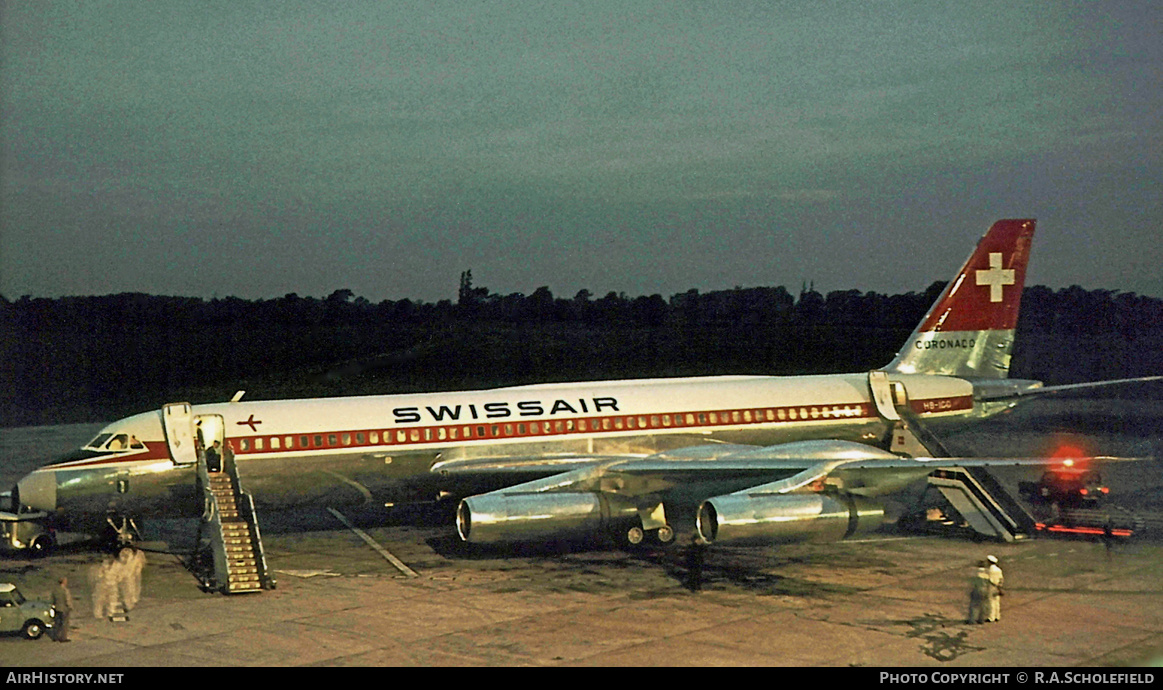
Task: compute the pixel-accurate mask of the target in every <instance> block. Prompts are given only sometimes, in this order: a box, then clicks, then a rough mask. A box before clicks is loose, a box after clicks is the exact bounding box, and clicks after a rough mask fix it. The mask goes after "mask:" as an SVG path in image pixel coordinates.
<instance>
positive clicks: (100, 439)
mask: <svg viewBox="0 0 1163 690" xmlns="http://www.w3.org/2000/svg"><path fill="white" fill-rule="evenodd" d="M87 447H88V448H97V449H100V450H112V451H122V450H141V449H143V448H145V444H144V443H142V442H141V441H140V440H138V438H137V436H135V435H133V434H98V435H97V437H96V438H94V439H93V440H92V441H89V445H88V446H87Z"/></svg>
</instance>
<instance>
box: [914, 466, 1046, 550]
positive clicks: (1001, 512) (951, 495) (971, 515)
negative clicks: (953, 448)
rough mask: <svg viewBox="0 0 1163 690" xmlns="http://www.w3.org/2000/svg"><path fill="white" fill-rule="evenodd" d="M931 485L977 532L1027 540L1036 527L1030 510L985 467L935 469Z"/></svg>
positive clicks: (1009, 538)
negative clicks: (1015, 498) (1016, 499)
mask: <svg viewBox="0 0 1163 690" xmlns="http://www.w3.org/2000/svg"><path fill="white" fill-rule="evenodd" d="M929 486H932V487H935V488H937V490H938V491H940V492H941V495H942V496H944V497H945V500H947V501H949V503H950V505H952V506H953V508H954V509H956V510H957V512H958V513H960V514H961V517H962V518H963V519H964V520H965V522H966V523H968V526H969V527H970V528H972V529H973V531H975V532H977V533H978V534H981V535H983V536H986V537H993V538H996V539H1000V540H1002V541H1007V542H1012V541H1019V540H1022V539H1028V538H1029V537H1031V536H1032V535H1033V534H1034V533H1035V531H1036V530H1037V527H1036V523H1035V521H1034V518H1033V517H1032V516H1031V515H1030V514H1029V512H1027V511H1026V509H1025V508H1023V507H1022V506H1021V505H1020V504H1019V503H1018V502H1017V501H1015V500H1014V498H1013V497H1012V496H1011V495H1010V493H1009V492H1008V491H1006V490H1005V487H1003V486H1002V485H1001V484H999V483H998V482H997V480H996V479H994V478H993V475H991V474H990V473H989V472H987V471H986V470H984V469H983V468H980V467H948V468H945V469H940V470H935V471H934V472H933V473H932V474H930V475H929Z"/></svg>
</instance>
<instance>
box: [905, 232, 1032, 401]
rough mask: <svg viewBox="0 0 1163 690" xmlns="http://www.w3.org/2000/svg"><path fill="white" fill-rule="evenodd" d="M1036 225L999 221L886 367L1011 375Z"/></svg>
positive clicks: (967, 374)
mask: <svg viewBox="0 0 1163 690" xmlns="http://www.w3.org/2000/svg"><path fill="white" fill-rule="evenodd" d="M1034 225H1035V221H1034V220H1033V219H1018V220H999V221H998V222H996V223H994V224H993V227H992V228H990V229H989V232H987V233H986V234H985V236H984V237H982V238H981V241H979V242H978V243H977V249H975V250H974V252H973V254H972V255H971V256H970V257H969V260H968V261H966V262H965V265H964V266H962V267H961V271H960V272H959V273H958V274H957V277H956V278H955V279H954V280H953V282H951V283H949V285H948V287H946V288H945V291H944V292H942V293H941V296H940V297H939V298H937V302H936V303H935V304H934V305H933V306H932V308H931V309H929V313H928V314H926V315H925V318H924V319H922V320H921V324H920V325H919V326H917V329H916V330H915V331H913V334H912V335H910V336H909V338H908V340H906V341H905V345H904V347H903V348H902V349H901V351H900V352H899V353H897V356H896V359H894V360H893V361H892V363H891V364H889V365H888V366H887V367H886V369H887V370H889V371H896V372H900V373H905V374H911V373H918V374H945V375H949V376H963V377H967V378H986V379H1003V378H1006V377H1007V376H1008V375H1009V369H1010V352H1011V351H1012V350H1013V343H1014V328H1015V327H1016V326H1017V322H1018V307H1019V305H1020V304H1021V300H1022V287H1023V285H1024V284H1025V280H1026V263H1027V262H1028V261H1029V258H1030V240H1031V239H1032V238H1033V236H1034Z"/></svg>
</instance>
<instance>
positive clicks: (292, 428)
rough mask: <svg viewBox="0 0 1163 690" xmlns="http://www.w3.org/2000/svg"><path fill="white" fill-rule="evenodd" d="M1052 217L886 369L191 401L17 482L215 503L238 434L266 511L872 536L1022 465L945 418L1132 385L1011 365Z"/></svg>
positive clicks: (529, 530) (550, 530)
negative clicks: (1036, 238) (926, 504)
mask: <svg viewBox="0 0 1163 690" xmlns="http://www.w3.org/2000/svg"><path fill="white" fill-rule="evenodd" d="M1034 227H1035V221H1034V220H1032V219H1011V220H1001V221H998V222H997V223H995V224H994V225H993V226H992V227H991V228H990V230H989V231H988V232H987V233H986V234H985V235H984V236H983V237H982V238H981V240H980V241H979V242H978V244H977V246H976V249H975V250H974V251H973V252H972V254H971V256H970V257H969V259H968V260H967V261H966V262H965V264H964V266H963V267H962V268H961V270H960V271H959V272H958V273H957V275H956V277H955V278H954V280H953V281H952V282H951V283H949V285H948V286H947V287H946V289H945V290H944V292H943V293H942V294H941V296H940V297H939V298H938V299H937V301H936V303H935V304H934V305H933V307H932V308H931V309H930V310H929V312H928V313H927V314H926V315H925V317H924V319H923V320H922V321H921V323H920V324H919V325H918V326H917V328H916V329H915V330H914V331H913V333H912V334H911V335H910V336H909V338H908V339H907V340H906V341H905V343H904V346H903V347H902V348H901V350H900V352H899V353H898V354H897V356H896V357H895V359H893V361H892V362H890V363H889V364H888V365H886V366H885V367H883V368H881V369H877V370H874V371H870V372H868V371H866V372H860V373H851V374H834V375H812V376H790V377H771V376H712V377H691V378H666V379H652V380H625V381H592V382H580V383H569V384H543V385H526V386H514V387H507V388H496V389H490V390H476V391H464V392H449V393H429V394H414V395H379V396H360V397H343V398H319V399H302V400H273V401H243V400H242V399H241V397H242V396H241V393H240V394H239V395H236V396H235V398H234V399H233V400H231V401H230V402H223V403H212V404H196V405H195V404H190V403H187V402H177V403H172V404H167V405H164V406H163V407H162V408H161V409H159V410H154V411H151V412H146V413H142V414H138V415H134V416H131V417H127V418H125V419H121V420H119V421H116V422H114V423H112V424H109V425H108V426H106V427H105V428H104V429H102V431H101V432H100V433H99V434H97V436H96V437H95V438H93V439H92V440H91V441H90V442H89V443H87V444H86V445H85V446H84V447H82V448H81V449H79V450H77V451H75V452H73V453H72V454H70V455H69V456H67V457H65V458H63V459H61V460H59V461H57V462H55V463H53V464H49V465H46V466H44V467H41V468H39V469H37V470H35V471H33V472H31V473H30V474H28V475H27V476H25V477H23V478H22V479H20V481H19V482H17V485H16V487H15V489H14V490H13V497H14V500H16V501H17V502H18V503H19V504H20V505H23V506H27V507H28V508H29V509H32V510H43V511H47V512H49V513H50V514H53V515H55V516H56V517H57V518H58V519H60V520H62V521H63V522H64V523H65V524H71V525H75V526H80V525H85V524H115V523H116V521H117V520H121V524H124V521H125V519H127V518H132V519H134V520H140V519H143V518H151V517H173V516H197V515H199V514H201V513H202V511H203V508H204V499H203V496H202V491H201V488H200V481H199V479H198V477H199V465H202V467H203V471H204V468H205V465H206V463H207V450H208V449H210V448H213V447H214V446H215V442H217V443H218V444H219V445H220V447H221V448H222V449H223V451H224V452H225V453H226V454H227V455H229V456H232V457H233V459H234V463H235V465H234V466H235V467H236V468H237V473H238V475H239V477H240V480H241V482H242V483H243V484H245V487H246V489H247V491H249V492H250V493H251V495H252V496H253V497H254V500H255V502H256V503H257V505H258V507H259V509H260V510H262V509H267V508H276V509H287V508H293V507H296V506H307V505H311V506H329V507H343V506H350V505H356V504H366V503H372V502H375V503H380V504H398V503H403V502H406V501H412V500H421V499H432V498H434V497H436V496H447V497H451V498H455V499H458V500H459V503H458V504H457V510H456V517H455V523H456V529H457V532H458V533H459V535H460V537H461V538H462V539H463V540H465V541H467V542H472V543H488V542H507V541H544V540H554V539H560V538H564V537H567V536H571V535H578V534H587V533H595V532H601V531H607V532H613V533H615V534H618V535H620V536H621V538H623V539H624V541H626V542H629V543H640V542H641V541H642V540H643V539H644V538H646V537H650V538H652V539H656V540H657V541H659V542H667V541H670V540H672V539H673V536H674V530H673V528H672V526H671V524H670V522H669V519H668V511H669V513H670V514H674V513H675V510H676V508H677V507H679V506H689V507H691V508H694V513H695V514H696V516H697V518H696V521H697V539H699V540H701V543H710V542H724V541H727V542H730V541H735V542H740V543H743V542H759V543H775V542H779V541H797V540H809V539H811V540H838V539H843V538H847V537H851V536H855V535H858V534H863V533H865V532H866V531H868V530H869V529H871V528H874V527H877V526H879V524H880V520H881V518H882V517H883V508H882V507H881V505H880V504H879V503H878V502H877V499H878V497H881V496H884V495H886V494H888V493H891V492H893V491H897V490H899V489H901V488H903V487H904V486H905V485H907V484H909V483H911V482H913V481H915V480H917V479H919V478H922V477H924V476H925V475H927V474H929V473H930V472H932V471H933V470H934V469H937V468H940V467H948V466H952V465H958V466H974V465H977V466H990V465H1000V464H1015V463H1016V462H1018V461H1017V460H1015V459H1005V458H992V459H991V458H950V457H943V456H945V455H946V453H944V452H939V451H938V450H935V449H934V448H940V444H939V442H936V443H934V442H930V441H929V440H926V436H925V435H924V434H922V433H920V432H921V430H923V429H924V428H925V425H926V424H927V423H928V422H930V421H934V420H942V419H956V418H971V419H980V418H985V417H989V416H991V415H994V414H997V413H1000V412H1002V411H1005V410H1007V409H1010V408H1011V407H1013V406H1014V405H1015V404H1016V403H1017V402H1018V401H1020V400H1022V399H1024V398H1028V397H1030V396H1032V395H1035V394H1039V393H1044V392H1050V391H1054V390H1062V389H1064V388H1077V387H1082V386H1088V385H1109V384H1112V383H1118V382H1113V381H1101V382H1094V383H1091V384H1075V385H1074V386H1060V387H1047V386H1043V385H1042V383H1041V382H1038V381H1031V380H1020V379H1011V378H1009V377H1008V373H1009V367H1010V354H1011V350H1012V348H1013V341H1014V329H1015V325H1016V323H1017V318H1018V308H1019V304H1020V300H1021V293H1022V288H1023V285H1024V281H1025V274H1026V266H1027V262H1028V259H1029V252H1030V243H1031V240H1032V237H1033V233H1034ZM1150 378H1151V379H1160V378H1163V377H1150ZM1137 380H1143V379H1137ZM942 450H943V449H942ZM210 455H212V456H213V457H217V455H216V453H210ZM1025 461H1026V462H1030V463H1033V462H1045V460H1041V459H1026V460H1025Z"/></svg>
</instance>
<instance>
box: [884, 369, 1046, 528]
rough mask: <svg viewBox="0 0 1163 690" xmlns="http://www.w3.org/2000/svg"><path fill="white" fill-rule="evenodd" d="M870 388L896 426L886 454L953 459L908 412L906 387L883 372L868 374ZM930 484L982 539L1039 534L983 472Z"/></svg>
mask: <svg viewBox="0 0 1163 690" xmlns="http://www.w3.org/2000/svg"><path fill="white" fill-rule="evenodd" d="M868 383H869V388H870V389H871V391H872V399H873V402H874V403H875V405H876V409H877V412H878V414H879V415H880V417H881V418H882V419H884V420H885V421H888V422H891V423H892V427H891V429H890V430H889V433H888V437H887V438H886V439H885V447H886V448H887V449H888V450H891V451H893V452H894V453H899V454H901V455H908V456H912V457H930V458H947V457H950V456H951V454H950V453H949V451H948V449H946V448H945V446H944V444H942V443H941V440H940V439H938V438H937V437H936V436H935V435H934V434H933V433H932V432H930V431H929V430H928V429H927V428H926V427H925V425H924V424H922V423H921V420H920V419H919V418H918V417H917V416H916V415H915V414H914V413H913V412H912V411H911V410H910V409H909V405H908V395H907V393H906V391H905V389H904V387H903V386H901V385H900V384H898V383H895V382H892V381H890V380H889V377H888V375H887V374H886V373H885V372H882V371H871V372H869V375H868ZM928 481H929V486H930V487H933V488H936V489H937V490H939V491H940V492H941V495H942V496H944V497H945V500H946V501H948V502H949V504H950V505H952V506H953V508H954V509H955V510H956V511H957V512H958V513H960V514H961V517H962V519H964V520H965V523H966V525H967V526H968V527H970V528H972V529H973V530H974V531H975V532H977V533H978V534H981V535H983V536H986V537H992V538H996V539H1001V540H1003V541H1007V542H1012V541H1018V540H1021V539H1026V538H1029V537H1031V536H1033V534H1034V533H1035V532H1036V531H1037V529H1038V528H1037V523H1036V521H1035V520H1034V518H1033V516H1031V515H1030V513H1029V512H1028V511H1027V510H1026V509H1025V508H1024V507H1022V505H1021V504H1019V503H1018V502H1017V501H1016V500H1014V498H1013V496H1011V495H1010V493H1009V491H1007V490H1006V489H1005V487H1003V486H1002V485H1001V484H999V483H998V481H997V480H996V479H994V477H993V475H992V474H990V473H989V472H988V471H987V470H985V469H984V468H981V467H947V468H943V469H939V470H935V471H934V472H932V473H931V474H930V475H929V478H928Z"/></svg>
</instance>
